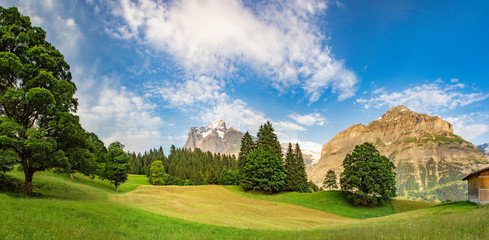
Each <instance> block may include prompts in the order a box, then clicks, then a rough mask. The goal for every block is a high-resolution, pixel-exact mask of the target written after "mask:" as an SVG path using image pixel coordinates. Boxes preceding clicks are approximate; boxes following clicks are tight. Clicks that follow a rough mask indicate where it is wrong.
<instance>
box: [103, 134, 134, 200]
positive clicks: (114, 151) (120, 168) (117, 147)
mask: <svg viewBox="0 0 489 240" xmlns="http://www.w3.org/2000/svg"><path fill="white" fill-rule="evenodd" d="M123 148H124V145H122V143H120V142H113V143H111V144H110V146H109V148H108V150H107V154H106V158H105V162H104V163H103V168H102V170H101V173H100V177H101V178H102V179H108V180H109V181H110V183H112V184H114V186H115V191H116V192H118V191H119V188H118V187H119V185H120V184H122V183H124V182H125V181H126V180H127V176H128V173H129V170H130V169H131V164H130V163H129V160H130V159H131V157H130V156H129V154H127V153H125V152H124V150H123Z"/></svg>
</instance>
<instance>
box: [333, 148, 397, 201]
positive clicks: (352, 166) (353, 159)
mask: <svg viewBox="0 0 489 240" xmlns="http://www.w3.org/2000/svg"><path fill="white" fill-rule="evenodd" d="M343 168H344V169H345V170H344V171H343V173H341V178H340V185H341V189H342V190H343V191H345V193H346V196H347V199H349V200H351V201H352V202H353V203H354V204H362V205H364V206H365V205H367V204H369V203H374V204H376V203H378V202H379V200H384V201H389V200H390V199H391V197H395V195H396V187H395V185H396V182H395V172H394V169H395V167H394V164H393V163H392V162H391V161H390V160H389V159H388V158H386V157H385V156H381V155H380V153H379V151H378V150H377V149H375V146H374V145H372V144H371V143H367V142H366V143H364V144H362V145H358V146H355V149H354V150H353V152H352V153H351V154H347V155H346V157H345V160H344V161H343Z"/></svg>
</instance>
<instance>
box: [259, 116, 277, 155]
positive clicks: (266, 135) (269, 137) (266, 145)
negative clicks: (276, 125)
mask: <svg viewBox="0 0 489 240" xmlns="http://www.w3.org/2000/svg"><path fill="white" fill-rule="evenodd" d="M274 131H275V130H274V129H273V127H272V123H270V122H269V121H267V122H266V123H265V124H263V125H261V126H260V129H259V130H258V133H257V134H256V135H257V137H258V142H257V148H261V149H263V150H265V151H268V152H270V153H272V154H275V155H277V156H278V157H280V158H282V147H281V146H280V142H279V141H278V139H277V135H276V134H275V132H274Z"/></svg>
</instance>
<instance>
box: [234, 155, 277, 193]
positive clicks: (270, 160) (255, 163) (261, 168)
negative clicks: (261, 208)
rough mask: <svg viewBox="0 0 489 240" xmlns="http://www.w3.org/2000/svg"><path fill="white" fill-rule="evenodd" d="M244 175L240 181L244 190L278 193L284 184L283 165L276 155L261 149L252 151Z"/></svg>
mask: <svg viewBox="0 0 489 240" xmlns="http://www.w3.org/2000/svg"><path fill="white" fill-rule="evenodd" d="M244 169H245V171H246V173H247V174H246V175H245V176H244V178H243V179H242V180H241V184H240V185H241V187H243V189H244V190H257V191H264V192H268V193H270V194H271V193H274V192H279V191H281V190H282V188H283V185H284V184H285V173H284V164H283V161H282V159H281V158H279V157H278V156H277V154H274V153H271V152H268V151H265V150H263V149H261V148H258V149H255V150H253V151H252V152H251V153H250V154H249V155H248V159H247V161H246V165H245V167H244Z"/></svg>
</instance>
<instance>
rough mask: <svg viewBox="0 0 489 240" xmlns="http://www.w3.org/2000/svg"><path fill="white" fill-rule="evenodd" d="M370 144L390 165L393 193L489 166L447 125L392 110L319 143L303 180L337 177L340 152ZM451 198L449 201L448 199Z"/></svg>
mask: <svg viewBox="0 0 489 240" xmlns="http://www.w3.org/2000/svg"><path fill="white" fill-rule="evenodd" d="M364 142H370V143H372V144H374V145H375V147H376V148H377V149H378V150H379V151H380V153H381V154H382V155H385V156H387V157H388V158H389V159H390V160H391V161H392V162H393V163H394V165H395V166H396V184H397V189H398V195H400V196H403V194H405V191H409V190H420V191H421V190H423V189H429V188H433V187H436V186H438V187H439V186H442V185H445V184H448V183H450V182H454V181H459V180H461V179H462V178H463V177H464V176H465V175H467V174H469V173H471V172H473V171H475V170H477V169H480V168H482V167H485V166H489V156H488V155H486V154H485V153H483V152H482V151H480V150H479V149H478V148H477V147H475V146H474V145H473V144H471V143H469V142H467V141H465V140H464V139H462V138H461V137H459V136H457V135H455V134H453V126H452V124H450V123H448V122H447V121H445V120H443V119H441V118H439V117H432V116H428V115H426V114H419V113H415V112H412V111H410V110H409V109H407V108H406V107H404V106H397V107H394V108H392V109H390V110H389V111H387V112H386V113H385V114H384V115H382V116H381V117H380V118H379V119H377V120H375V121H372V122H371V123H370V124H368V125H367V126H364V125H362V124H358V125H353V126H351V127H349V128H347V129H346V130H344V131H342V132H340V133H339V134H338V135H336V136H335V137H334V138H333V139H332V140H331V141H330V142H329V143H326V144H325V145H323V148H322V151H321V158H320V160H319V162H318V163H317V165H316V166H315V167H314V169H312V170H311V171H310V172H308V177H309V180H312V181H313V182H314V183H316V184H318V185H319V186H321V185H322V182H323V180H324V177H325V175H326V172H327V171H328V170H330V169H332V170H334V171H335V172H336V173H337V175H338V178H339V174H340V173H341V172H343V167H342V163H343V160H344V159H345V156H346V154H348V153H351V152H352V151H353V149H354V148H355V146H356V145H359V144H362V143H364ZM452 200H454V199H452Z"/></svg>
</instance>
